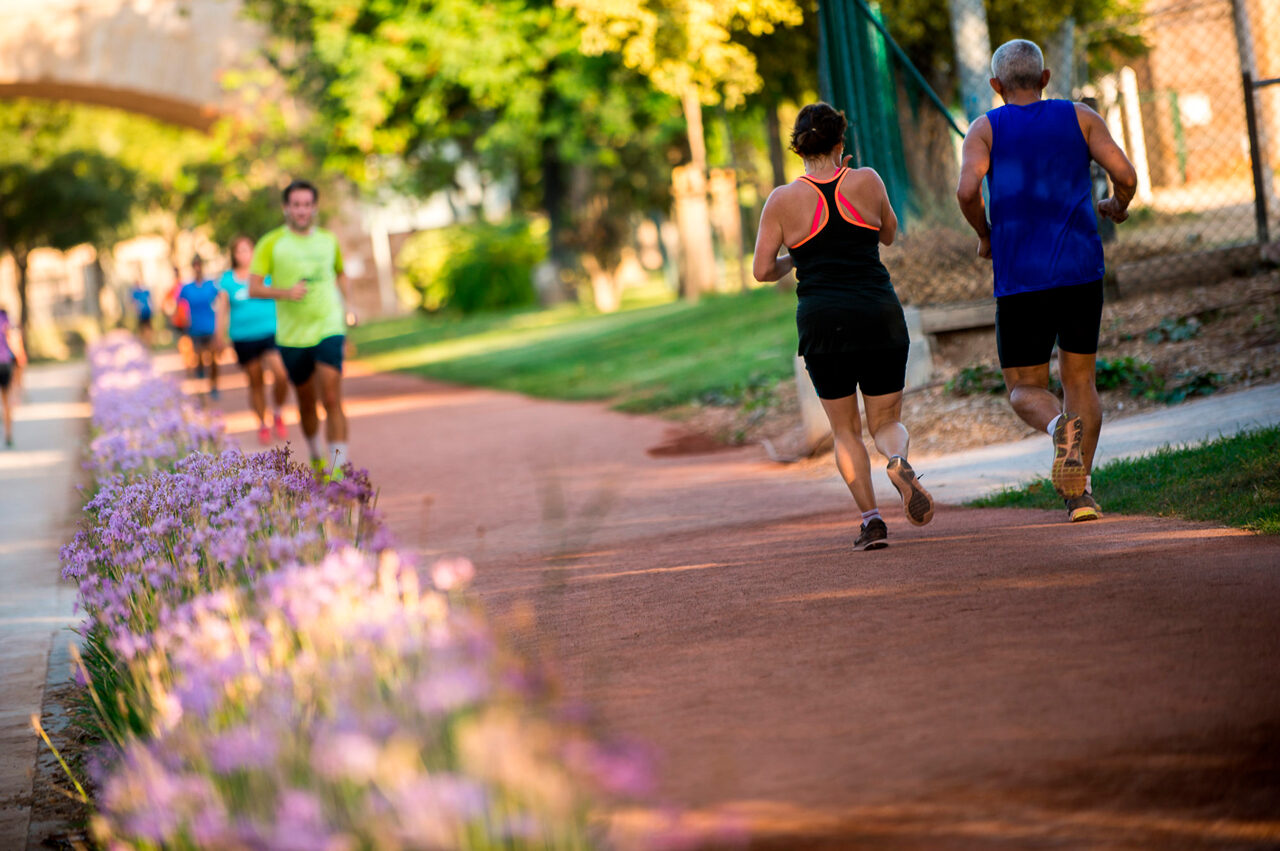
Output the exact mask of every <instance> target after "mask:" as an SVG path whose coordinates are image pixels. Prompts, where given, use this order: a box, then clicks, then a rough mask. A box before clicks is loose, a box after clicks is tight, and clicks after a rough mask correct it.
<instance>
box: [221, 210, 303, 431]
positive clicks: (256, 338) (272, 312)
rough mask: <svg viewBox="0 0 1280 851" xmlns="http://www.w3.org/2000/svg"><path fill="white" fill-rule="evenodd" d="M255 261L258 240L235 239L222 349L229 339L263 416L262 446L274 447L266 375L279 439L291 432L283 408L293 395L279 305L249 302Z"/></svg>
mask: <svg viewBox="0 0 1280 851" xmlns="http://www.w3.org/2000/svg"><path fill="white" fill-rule="evenodd" d="M252 261H253V240H252V239H250V238H249V237H247V236H237V237H236V238H235V239H233V240H231V268H230V269H228V270H227V271H225V272H223V273H222V277H221V278H219V279H218V289H219V290H220V291H221V292H220V293H219V294H218V341H219V348H222V347H223V346H224V345H225V342H224V341H226V340H227V339H228V338H230V340H231V345H232V346H234V347H235V350H236V360H237V361H239V362H240V366H241V367H242V368H243V369H244V374H245V375H246V376H247V377H248V379H249V405H250V406H251V407H252V408H253V412H254V413H255V414H257V415H258V442H259V443H261V444H263V445H264V446H265V445H266V444H268V443H270V442H271V429H270V428H268V427H267V387H266V373H268V372H270V373H271V401H272V402H273V403H274V404H273V405H272V411H273V412H274V427H275V435H276V437H278V438H280V439H281V440H284V439H285V438H286V437H288V435H289V433H288V431H287V430H286V429H285V426H284V417H283V416H282V415H281V413H280V409H281V408H282V407H283V406H284V400H285V397H286V396H287V395H288V393H289V380H288V377H287V376H286V375H285V371H284V361H282V360H281V359H280V352H279V351H277V350H276V303H275V302H274V301H270V300H268V299H261V298H249V264H250V263H251V262H252Z"/></svg>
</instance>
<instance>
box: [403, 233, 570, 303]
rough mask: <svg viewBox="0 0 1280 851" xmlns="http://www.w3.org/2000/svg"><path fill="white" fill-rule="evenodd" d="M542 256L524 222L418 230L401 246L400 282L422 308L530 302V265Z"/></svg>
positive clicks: (533, 296)
mask: <svg viewBox="0 0 1280 851" xmlns="http://www.w3.org/2000/svg"><path fill="white" fill-rule="evenodd" d="M545 256H546V242H545V239H543V238H542V234H541V233H540V232H539V231H538V229H535V228H533V227H531V226H530V224H529V223H528V222H527V221H524V220H520V219H513V220H511V221H509V222H507V223H505V224H502V225H492V224H472V225H457V226H454V227H448V228H440V229H438V230H430V231H423V232H422V233H418V234H415V235H414V236H413V237H411V238H410V239H409V240H408V241H407V242H406V243H405V245H404V247H403V248H402V249H401V251H400V255H399V258H398V259H399V263H400V266H401V269H402V271H401V275H400V283H401V285H402V286H408V287H411V288H413V289H415V290H417V291H418V292H419V293H420V294H421V297H422V307H423V309H424V310H427V311H429V312H434V311H438V310H444V309H450V310H455V311H458V312H459V313H463V314H467V313H476V312H479V311H482V310H498V309H502V308H509V307H522V306H525V305H529V304H533V303H534V302H535V301H536V300H537V293H536V292H535V291H534V288H533V269H534V267H535V266H537V265H538V263H540V262H542V260H543V259H545Z"/></svg>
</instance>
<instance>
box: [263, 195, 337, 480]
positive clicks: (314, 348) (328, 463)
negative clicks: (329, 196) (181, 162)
mask: <svg viewBox="0 0 1280 851" xmlns="http://www.w3.org/2000/svg"><path fill="white" fill-rule="evenodd" d="M282 197H283V200H284V218H285V224H284V225H282V226H281V227H278V228H276V229H275V230H273V231H271V232H270V233H268V234H267V235H266V236H264V237H263V238H262V239H261V240H260V241H259V242H258V245H257V247H256V248H255V249H254V252H253V262H252V263H251V264H250V266H249V296H250V297H251V298H272V299H276V306H277V310H276V347H277V348H278V349H279V351H280V356H281V358H282V359H283V360H284V365H285V369H286V371H287V372H288V373H289V382H290V383H291V384H293V386H294V390H295V392H296V393H297V396H298V419H299V420H300V421H301V425H302V433H303V435H304V436H305V437H306V440H307V450H308V451H309V452H310V453H311V465H312V467H313V468H315V469H316V470H317V472H321V473H327V474H328V475H331V476H334V477H340V476H341V475H342V465H343V464H345V463H346V462H347V461H348V457H347V418H346V415H345V414H344V413H343V411H342V354H343V345H344V343H345V341H346V340H345V338H346V331H347V327H346V317H347V310H346V307H345V305H346V304H347V303H349V301H350V299H349V292H348V289H347V276H346V275H345V274H344V273H343V267H342V252H341V251H339V250H338V240H337V238H335V237H334V235H333V234H332V233H330V232H329V231H327V230H325V229H323V228H320V227H316V225H315V216H316V202H317V201H318V200H319V197H320V193H319V192H318V191H317V189H316V187H315V186H314V185H312V184H311V183H309V182H307V181H305V180H295V181H293V182H292V183H290V184H289V185H288V186H286V187H285V189H284V193H283V195H282ZM266 278H270V279H271V283H270V284H267V283H266V282H265V279H266ZM317 399H318V400H319V402H320V404H322V405H324V411H325V438H326V439H327V441H328V444H329V447H328V454H327V455H325V456H321V454H320V447H319V444H318V435H319V431H320V419H319V416H318V414H317V411H316V401H317Z"/></svg>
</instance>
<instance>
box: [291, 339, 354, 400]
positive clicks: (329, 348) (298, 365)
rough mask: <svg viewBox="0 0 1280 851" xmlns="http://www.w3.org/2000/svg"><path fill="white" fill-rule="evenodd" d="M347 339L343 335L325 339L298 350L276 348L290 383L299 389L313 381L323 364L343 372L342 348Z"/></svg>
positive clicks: (292, 347) (295, 348) (293, 348)
mask: <svg viewBox="0 0 1280 851" xmlns="http://www.w3.org/2000/svg"><path fill="white" fill-rule="evenodd" d="M346 341H347V338H346V337H344V336H342V335H341V334H335V335H333V336H332V337H325V338H324V339H323V340H321V341H320V342H318V343H316V344H315V345H314V346H306V347H304V348H297V347H295V346H276V348H277V349H279V350H280V358H281V359H282V360H283V361H284V368H285V371H286V372H288V373H289V383H290V384H292V385H293V386H295V387H297V386H298V385H301V384H306V383H307V382H308V381H310V380H311V376H312V374H313V373H314V372H315V371H316V364H318V363H322V364H326V365H327V366H331V367H333V368H334V369H336V370H337V371H338V372H342V348H343V346H344V345H346Z"/></svg>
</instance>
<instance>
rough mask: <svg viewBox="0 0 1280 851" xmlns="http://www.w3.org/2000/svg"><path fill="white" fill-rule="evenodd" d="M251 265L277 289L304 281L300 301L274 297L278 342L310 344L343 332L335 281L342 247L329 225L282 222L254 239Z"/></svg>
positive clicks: (343, 317)
mask: <svg viewBox="0 0 1280 851" xmlns="http://www.w3.org/2000/svg"><path fill="white" fill-rule="evenodd" d="M249 271H250V272H251V273H253V274H255V275H261V276H262V277H263V278H270V279H271V286H273V287H279V288H281V289H290V288H292V287H293V286H294V285H295V284H297V283H298V282H299V281H301V280H304V279H305V280H306V282H307V294H306V295H305V296H304V297H303V298H302V300H301V301H285V300H283V299H281V300H278V301H276V343H278V344H279V345H281V346H289V347H296V348H309V347H311V346H314V345H317V344H318V343H319V342H320V341H321V340H323V339H325V338H326V337H333V336H342V335H344V334H346V333H347V311H346V307H345V306H344V305H343V303H342V293H341V292H339V291H338V283H337V281H338V275H339V274H341V273H342V252H341V251H340V250H339V249H338V240H337V237H335V236H334V235H333V234H332V233H330V232H329V231H327V230H325V229H324V228H315V229H313V230H312V231H311V232H310V233H307V234H299V233H294V232H293V231H292V230H290V229H289V228H288V226H287V225H281V226H280V227H278V228H276V229H275V230H273V231H271V232H270V233H268V234H267V235H266V236H264V237H262V239H261V240H259V241H258V245H257V247H255V248H254V250H253V263H252V264H250V266H249Z"/></svg>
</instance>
